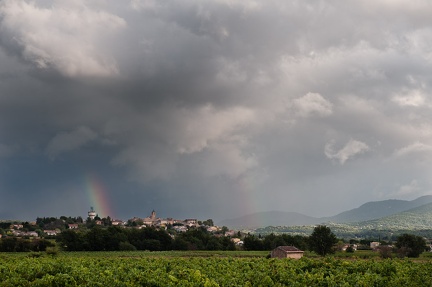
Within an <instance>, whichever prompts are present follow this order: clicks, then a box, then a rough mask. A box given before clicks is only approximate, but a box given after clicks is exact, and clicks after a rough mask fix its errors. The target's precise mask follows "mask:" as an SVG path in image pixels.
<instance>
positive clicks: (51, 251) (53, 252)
mask: <svg viewBox="0 0 432 287" xmlns="http://www.w3.org/2000/svg"><path fill="white" fill-rule="evenodd" d="M45 252H46V254H48V255H51V256H57V255H58V253H59V251H58V248H57V247H47V248H46V251H45Z"/></svg>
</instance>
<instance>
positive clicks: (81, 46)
mask: <svg viewBox="0 0 432 287" xmlns="http://www.w3.org/2000/svg"><path fill="white" fill-rule="evenodd" d="M431 12H432V4H430V3H429V2H428V1H426V0H419V1H413V2H410V3H407V2H405V1H378V2H377V3H372V2H370V3H369V2H367V3H366V2H364V1H349V2H347V1H338V0H334V1H295V0H292V1H279V0H270V1H266V2H262V1H237V0H231V1H230V0H211V1H204V2H203V1H194V0H182V1H179V0H170V1H156V0H131V1H114V0H100V1H92V2H88V1H82V0H74V1H66V2H65V1H59V0H40V1H27V0H13V1H12V0H3V1H1V2H0V63H1V65H0V195H1V197H2V200H1V202H0V214H1V215H2V216H4V217H10V218H20V219H21V218H23V219H34V218H35V217H36V216H51V215H52V216H59V215H71V216H78V215H80V216H85V214H86V211H87V210H88V209H89V207H90V205H92V204H93V203H92V202H91V201H90V200H89V198H88V194H87V192H88V191H86V187H85V178H86V175H88V174H92V175H93V176H95V177H97V178H98V179H99V180H100V181H101V182H103V183H104V186H105V193H106V197H107V200H108V201H109V202H110V205H111V209H112V212H113V213H114V214H110V215H111V216H113V217H116V218H123V219H127V218H129V217H132V216H147V215H148V214H149V213H150V212H151V210H153V209H155V210H156V211H157V212H158V214H159V215H161V216H166V217H168V216H169V217H180V218H181V217H198V218H201V219H207V218H213V219H215V220H221V219H225V218H229V217H235V216H240V215H244V214H247V213H252V212H258V211H270V210H282V211H297V212H301V213H305V214H308V215H313V216H327V215H334V214H336V213H338V212H341V211H344V210H346V209H349V208H354V207H357V206H359V205H360V204H362V203H364V202H366V201H371V200H382V199H388V198H399V199H413V198H415V197H418V196H421V195H424V194H429V193H430V192H431V187H432V182H431V179H430V178H431V176H430V175H431V168H430V164H429V163H430V159H432V96H431V94H430V92H429V91H430V87H431V83H432V78H431V73H430V71H431V67H432V65H431V64H432V52H431V50H430V47H431V45H432V19H431V18H430V15H431ZM102 215H103V216H106V215H109V214H102Z"/></svg>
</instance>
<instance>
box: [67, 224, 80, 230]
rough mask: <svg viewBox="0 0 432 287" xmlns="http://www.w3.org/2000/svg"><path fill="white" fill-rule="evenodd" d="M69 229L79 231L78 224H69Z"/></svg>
mask: <svg viewBox="0 0 432 287" xmlns="http://www.w3.org/2000/svg"><path fill="white" fill-rule="evenodd" d="M68 227H69V229H78V224H76V223H70V224H68Z"/></svg>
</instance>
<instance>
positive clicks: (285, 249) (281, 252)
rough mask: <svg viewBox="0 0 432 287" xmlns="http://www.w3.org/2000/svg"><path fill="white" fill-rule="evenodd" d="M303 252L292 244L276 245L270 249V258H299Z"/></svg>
mask: <svg viewBox="0 0 432 287" xmlns="http://www.w3.org/2000/svg"><path fill="white" fill-rule="evenodd" d="M303 252H304V251H301V250H300V249H298V248H297V247H294V246H278V247H276V248H275V249H273V250H272V251H271V258H293V259H300V258H302V257H303Z"/></svg>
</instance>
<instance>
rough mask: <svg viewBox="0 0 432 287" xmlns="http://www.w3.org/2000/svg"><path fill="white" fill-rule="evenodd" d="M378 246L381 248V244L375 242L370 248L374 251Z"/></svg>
mask: <svg viewBox="0 0 432 287" xmlns="http://www.w3.org/2000/svg"><path fill="white" fill-rule="evenodd" d="M378 246H380V243H379V242H376V241H373V242H371V243H370V248H371V249H372V250H375V249H377V248H378Z"/></svg>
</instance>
